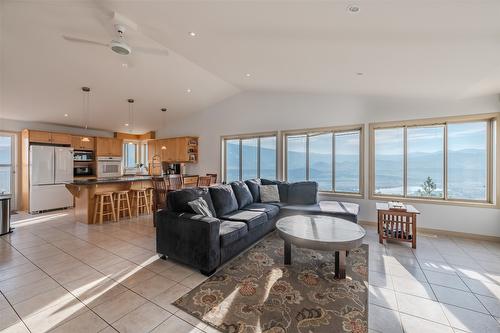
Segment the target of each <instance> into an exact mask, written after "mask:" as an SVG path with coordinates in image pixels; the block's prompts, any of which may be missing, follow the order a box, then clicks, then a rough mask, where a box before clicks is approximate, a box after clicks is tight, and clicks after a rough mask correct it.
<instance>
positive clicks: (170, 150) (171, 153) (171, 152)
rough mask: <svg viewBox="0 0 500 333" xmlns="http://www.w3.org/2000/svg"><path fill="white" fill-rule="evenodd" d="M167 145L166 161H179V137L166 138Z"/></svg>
mask: <svg viewBox="0 0 500 333" xmlns="http://www.w3.org/2000/svg"><path fill="white" fill-rule="evenodd" d="M166 146H167V151H166V154H165V156H166V159H165V160H166V161H167V162H179V161H178V159H177V157H178V156H177V139H176V138H173V139H167V140H166Z"/></svg>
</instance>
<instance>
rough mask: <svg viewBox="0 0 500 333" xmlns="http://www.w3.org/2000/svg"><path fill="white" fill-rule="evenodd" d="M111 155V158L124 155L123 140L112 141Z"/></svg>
mask: <svg viewBox="0 0 500 333" xmlns="http://www.w3.org/2000/svg"><path fill="white" fill-rule="evenodd" d="M111 140H112V141H111V152H110V153H111V154H110V155H109V156H119V157H121V156H122V155H123V140H122V139H111Z"/></svg>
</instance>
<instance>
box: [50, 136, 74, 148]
mask: <svg viewBox="0 0 500 333" xmlns="http://www.w3.org/2000/svg"><path fill="white" fill-rule="evenodd" d="M51 142H52V143H53V144H58V145H70V144H71V135H70V134H65V133H51Z"/></svg>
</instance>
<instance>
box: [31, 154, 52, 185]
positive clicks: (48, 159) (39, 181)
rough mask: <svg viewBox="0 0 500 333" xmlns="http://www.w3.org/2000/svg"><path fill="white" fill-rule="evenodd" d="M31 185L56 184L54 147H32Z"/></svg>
mask: <svg viewBox="0 0 500 333" xmlns="http://www.w3.org/2000/svg"><path fill="white" fill-rule="evenodd" d="M30 175H31V185H49V184H54V147H50V146H31V147H30Z"/></svg>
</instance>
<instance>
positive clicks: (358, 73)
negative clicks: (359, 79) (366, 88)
mask: <svg viewBox="0 0 500 333" xmlns="http://www.w3.org/2000/svg"><path fill="white" fill-rule="evenodd" d="M364 74H365V73H362V72H357V73H356V75H359V76H361V75H364Z"/></svg>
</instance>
